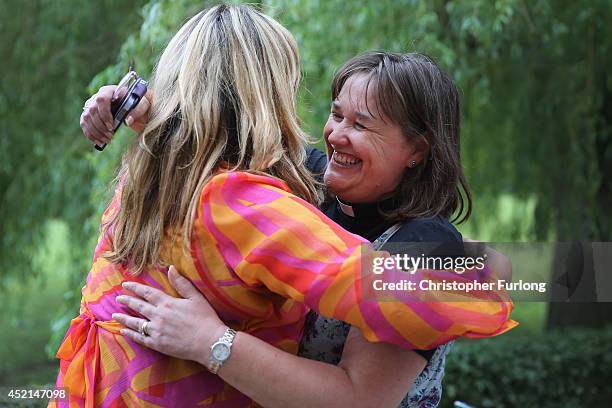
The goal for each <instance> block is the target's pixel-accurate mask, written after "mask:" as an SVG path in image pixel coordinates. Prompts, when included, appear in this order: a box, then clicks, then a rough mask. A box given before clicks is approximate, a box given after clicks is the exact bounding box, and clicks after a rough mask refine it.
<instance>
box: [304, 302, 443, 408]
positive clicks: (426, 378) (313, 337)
mask: <svg viewBox="0 0 612 408" xmlns="http://www.w3.org/2000/svg"><path fill="white" fill-rule="evenodd" d="M350 329H351V325H350V324H347V323H344V322H341V321H339V320H334V319H328V318H325V317H323V316H320V315H318V314H316V313H314V312H311V313H310V314H309V315H308V318H307V319H306V325H305V327H304V337H303V339H302V343H301V344H300V351H299V355H300V356H302V357H306V358H309V359H311V360H317V361H322V362H325V363H329V364H338V363H339V362H340V358H341V357H342V350H344V343H345V342H346V337H347V336H348V333H349V330H350ZM453 344H454V342H453V341H451V342H448V343H446V344H444V345H442V346H439V347H437V348H436V351H435V353H434V354H433V356H432V357H431V359H430V360H429V361H428V362H427V365H426V366H425V368H424V369H423V371H421V374H420V375H419V376H418V377H417V379H416V381H415V383H414V385H413V386H412V388H411V389H410V391H409V392H408V394H406V396H405V397H404V399H403V400H402V402H401V403H400V405H399V407H400V408H415V407H418V408H434V407H437V406H438V404H439V403H440V398H441V397H442V377H444V364H445V361H446V355H447V354H448V352H449V351H450V350H451V348H452V347H453Z"/></svg>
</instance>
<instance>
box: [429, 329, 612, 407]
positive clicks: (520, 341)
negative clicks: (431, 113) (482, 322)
mask: <svg viewBox="0 0 612 408" xmlns="http://www.w3.org/2000/svg"><path fill="white" fill-rule="evenodd" d="M610 342H612V326H611V327H607V328H605V329H572V330H571V331H553V332H549V333H546V334H534V335H529V336H524V337H521V338H516V337H512V338H507V337H505V336H502V337H500V338H496V339H486V340H477V341H474V342H472V341H465V342H460V343H458V344H457V345H456V346H455V348H454V349H453V350H452V351H451V352H450V354H449V355H448V357H447V360H446V374H445V377H444V378H445V382H444V392H443V400H442V403H441V404H440V405H441V406H444V407H446V406H448V407H450V406H452V402H453V401H455V400H460V401H463V402H466V403H468V404H470V405H473V406H475V407H479V408H487V407H495V408H503V407H568V408H570V407H605V406H610V404H612V388H610V384H609V383H610V378H612V355H611V354H610V352H609V349H610V346H609V345H610Z"/></svg>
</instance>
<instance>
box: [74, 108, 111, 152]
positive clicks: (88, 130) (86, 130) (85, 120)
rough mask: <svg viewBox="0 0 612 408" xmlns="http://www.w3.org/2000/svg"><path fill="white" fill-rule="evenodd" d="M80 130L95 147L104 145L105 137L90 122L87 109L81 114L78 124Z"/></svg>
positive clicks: (90, 116) (90, 117)
mask: <svg viewBox="0 0 612 408" xmlns="http://www.w3.org/2000/svg"><path fill="white" fill-rule="evenodd" d="M79 125H80V126H81V129H82V130H83V134H84V135H85V136H87V138H88V139H89V140H91V141H92V142H94V143H95V144H97V145H103V144H104V143H106V139H107V138H106V136H105V135H104V132H100V131H99V130H98V129H97V128H96V127H95V126H94V124H93V122H92V114H91V112H89V109H86V110H85V111H83V113H82V114H81V120H80V122H79Z"/></svg>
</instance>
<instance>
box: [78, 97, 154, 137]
mask: <svg viewBox="0 0 612 408" xmlns="http://www.w3.org/2000/svg"><path fill="white" fill-rule="evenodd" d="M115 89H117V86H116V85H106V86H103V87H102V88H100V89H99V90H98V92H96V93H95V94H93V95H92V96H91V98H89V99H88V100H86V101H85V105H84V106H83V113H82V114H81V121H80V125H81V129H83V133H84V134H85V136H87V138H88V139H89V140H91V141H92V142H94V143H95V144H97V145H103V144H105V143H106V144H108V143H110V141H111V139H112V138H113V132H112V129H113V115H112V113H111V109H110V107H111V99H112V98H113V94H114V92H115ZM152 100H153V93H152V92H151V91H147V93H146V95H145V96H144V98H142V99H141V100H140V102H139V103H138V105H136V107H135V108H134V110H133V111H132V112H131V113H130V114H129V115H128V117H127V118H126V119H125V123H126V124H127V125H128V126H129V127H130V128H131V129H132V130H134V131H135V132H136V133H140V132H142V131H143V130H144V128H145V126H146V125H147V122H148V121H149V108H150V107H151V101H152Z"/></svg>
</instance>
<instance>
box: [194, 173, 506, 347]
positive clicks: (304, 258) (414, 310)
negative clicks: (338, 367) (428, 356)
mask: <svg viewBox="0 0 612 408" xmlns="http://www.w3.org/2000/svg"><path fill="white" fill-rule="evenodd" d="M197 217H198V220H197V222H200V223H202V224H203V225H204V228H205V229H206V230H207V231H208V233H210V234H211V235H212V237H213V239H214V241H215V243H216V246H217V248H218V249H219V251H220V252H221V254H222V256H223V259H224V260H225V262H226V264H227V265H228V266H229V267H230V268H232V270H233V271H234V272H235V274H236V275H237V276H238V277H239V278H240V279H242V280H243V281H244V282H245V283H247V284H249V285H253V286H254V287H256V286H258V285H262V286H264V287H265V288H267V289H268V290H270V291H272V292H274V293H276V294H279V295H282V296H285V297H287V298H291V299H294V300H296V301H299V302H303V303H305V304H306V305H307V306H309V307H310V308H312V309H314V310H315V311H316V312H318V313H319V314H321V315H323V316H326V317H330V318H335V319H338V320H342V321H345V322H347V323H349V324H351V325H353V326H355V327H357V328H359V329H360V330H361V332H362V333H363V335H364V336H365V337H366V338H367V339H368V340H369V341H372V342H379V341H382V342H388V343H393V344H397V345H399V346H402V347H405V348H412V349H414V348H417V349H426V348H432V347H436V346H437V345H439V344H443V343H446V342H448V341H450V340H452V339H454V338H457V337H490V336H493V335H497V334H500V333H503V332H504V331H507V330H509V329H510V328H512V327H513V326H514V325H516V323H515V322H513V321H512V320H510V319H509V315H510V311H511V310H512V303H511V302H510V301H509V300H508V299H507V298H506V297H504V296H502V295H500V294H494V295H495V296H493V297H491V294H487V296H488V299H487V301H486V302H478V303H477V304H476V303H474V304H472V303H471V302H469V301H470V300H479V299H471V298H469V296H466V297H462V298H461V299H460V300H461V302H456V301H453V302H448V303H445V302H444V301H443V299H441V298H432V296H434V295H432V294H425V295H423V296H422V297H420V296H419V295H418V294H415V293H408V292H403V291H400V292H397V293H396V292H388V293H385V294H384V295H383V296H381V295H380V293H377V292H375V291H373V290H372V288H373V287H374V281H377V280H378V281H380V280H387V281H398V282H399V281H400V280H402V281H405V280H406V278H408V279H419V278H422V277H423V275H422V274H415V275H407V274H405V273H402V272H398V271H385V272H384V273H383V274H380V275H379V274H374V273H372V269H373V259H374V258H375V257H384V256H385V254H384V253H379V252H376V251H374V250H373V248H372V245H371V244H370V243H369V242H368V241H367V240H365V239H364V238H361V237H359V236H357V235H354V234H351V233H349V232H347V231H346V230H344V229H342V228H341V227H340V226H338V225H337V224H335V223H334V222H333V221H331V220H330V219H329V218H327V217H326V216H325V215H324V214H322V213H321V212H320V211H319V210H317V209H316V208H315V207H314V206H312V205H310V204H309V203H307V202H305V201H304V200H302V199H300V198H298V197H297V196H295V195H294V194H292V193H291V192H290V191H289V189H288V188H287V186H286V185H285V184H284V183H283V182H281V181H279V180H276V179H273V178H271V177H267V176H259V175H254V174H249V173H245V172H226V173H221V174H219V175H216V176H215V177H214V178H213V179H212V180H211V181H210V182H209V183H207V185H206V186H205V188H204V190H203V192H202V195H201V198H200V205H199V208H198V215H197ZM445 273H447V274H448V276H446V275H445ZM430 275H431V276H433V277H434V278H435V279H442V278H446V277H448V278H452V279H456V277H453V276H452V275H453V274H452V272H445V271H431V272H430ZM462 279H464V278H462ZM497 295H499V296H497ZM473 296H475V297H477V296H478V294H474V295H473Z"/></svg>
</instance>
